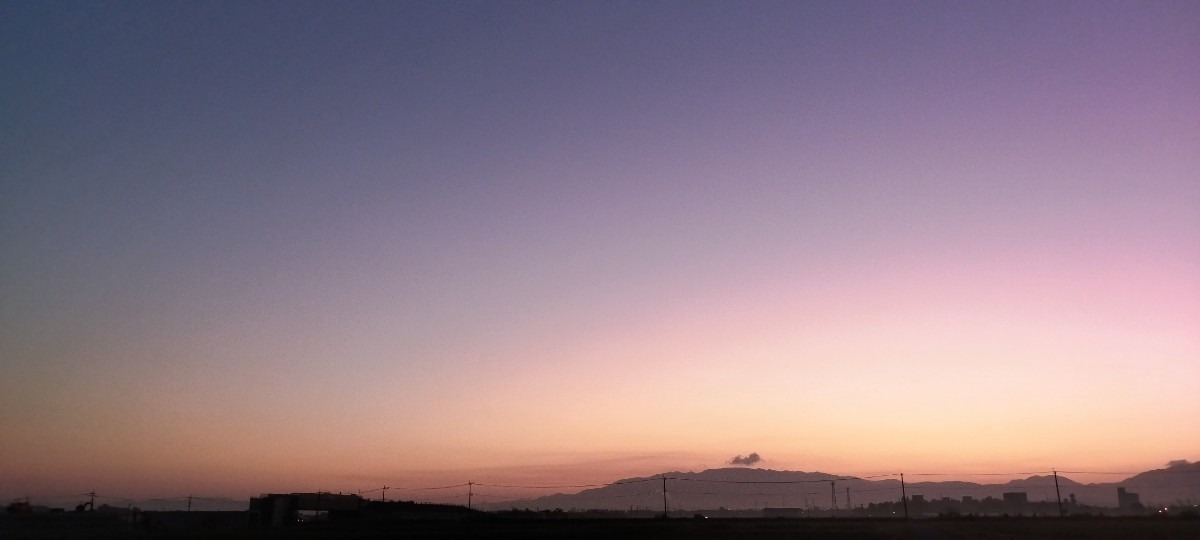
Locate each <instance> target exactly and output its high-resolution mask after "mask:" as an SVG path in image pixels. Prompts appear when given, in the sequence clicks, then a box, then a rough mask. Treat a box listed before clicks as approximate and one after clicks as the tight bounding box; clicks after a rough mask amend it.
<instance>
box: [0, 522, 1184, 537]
mask: <svg viewBox="0 0 1200 540" xmlns="http://www.w3.org/2000/svg"><path fill="white" fill-rule="evenodd" d="M18 538H28V539H47V538H63V539H72V538H86V539H96V538H144V539H159V538H231V539H243V538H245V539H276V538H296V539H314V540H319V539H334V538H349V539H376V538H380V539H382V538H398V539H414V540H437V539H450V538H478V539H487V538H498V539H551V538H554V539H559V538H566V539H610V538H616V539H619V540H639V539H684V538H686V539H699V540H705V539H743V538H745V539H755V540H772V539H790V540H804V539H814V540H815V539H830V540H840V539H851V538H854V539H858V538H862V539H877V540H953V539H984V540H1001V539H1005V540H1007V539H1034V540H1038V539H1062V540H1076V539H1078V540H1083V539H1097V540H1108V539H1112V540H1116V539H1143V538H1144V539H1171V540H1200V520H1197V519H1190V520H1188V519H1178V518H1176V519H1149V518H1089V519H1083V518H1078V519H1077V518H1071V519H1055V518H1008V519H1005V518H988V519H961V520H913V521H901V520H895V521H892V520H852V519H839V520H818V519H803V520H790V519H670V520H649V519H636V520H635V519H598V520H585V519H561V520H551V519H547V520H517V519H495V518H484V519H477V520H472V521H432V520H431V521H402V522H390V523H378V524H366V523H359V524H347V525H341V526H339V525H337V524H322V525H321V526H316V527H313V526H310V527H306V528H295V529H290V530H277V531H269V530H247V529H234V530H231V529H225V528H221V529H211V528H210V529H200V530H157V531H156V530H146V529H144V528H133V527H131V526H130V525H128V524H124V523H118V522H99V521H95V522H86V521H71V522H64V521H59V522H55V521H51V520H25V519H12V518H11V517H10V518H7V519H0V539H18Z"/></svg>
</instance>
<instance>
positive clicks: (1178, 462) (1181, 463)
mask: <svg viewBox="0 0 1200 540" xmlns="http://www.w3.org/2000/svg"><path fill="white" fill-rule="evenodd" d="M1188 465H1191V462H1189V461H1188V460H1186V459H1172V460H1171V461H1168V462H1167V468H1168V469H1169V468H1171V467H1187V466H1188Z"/></svg>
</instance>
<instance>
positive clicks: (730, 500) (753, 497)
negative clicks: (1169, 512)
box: [489, 463, 1200, 510]
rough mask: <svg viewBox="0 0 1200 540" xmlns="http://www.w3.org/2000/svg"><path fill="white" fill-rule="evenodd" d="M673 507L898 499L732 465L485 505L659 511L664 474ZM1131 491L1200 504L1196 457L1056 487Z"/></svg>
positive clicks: (829, 479) (1038, 483) (1043, 495)
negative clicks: (1110, 479) (1107, 478)
mask: <svg viewBox="0 0 1200 540" xmlns="http://www.w3.org/2000/svg"><path fill="white" fill-rule="evenodd" d="M664 477H666V478H667V479H668V480H667V485H666V491H667V499H668V504H669V506H670V507H672V508H682V509H718V508H726V509H754V508H770V507H777V508H778V507H793V508H823V509H825V508H830V507H831V506H832V505H833V504H835V503H836V504H837V506H838V507H839V508H843V509H844V508H846V504H847V500H846V499H847V498H849V504H850V505H852V506H854V507H858V506H860V505H868V504H871V503H884V502H895V501H898V500H900V493H901V486H900V480H899V478H898V477H886V478H858V477H853V476H849V475H838V474H833V473H826V472H819V471H817V472H807V471H777V470H772V469H757V468H743V467H730V468H721V469H708V470H705V471H701V472H681V471H672V472H665V473H661V474H657V475H654V476H646V477H633V478H625V479H621V480H618V481H616V482H614V483H612V484H610V485H607V486H603V487H597V488H591V489H585V490H583V491H580V492H579V493H574V494H567V493H556V494H553V495H547V496H543V497H537V498H533V499H523V500H512V501H504V502H497V503H494V504H491V505H489V506H491V507H492V508H493V509H506V508H540V509H553V508H562V509H604V510H629V509H639V508H644V509H655V508H657V509H661V508H662V504H663V501H662V499H663V478H664ZM924 478H926V477H923V476H919V475H913V476H912V477H908V478H906V482H905V492H906V493H907V495H908V496H909V497H914V496H916V497H921V498H923V499H924V500H926V501H933V500H940V499H942V498H943V497H948V498H950V499H954V500H959V499H962V498H963V497H964V496H966V497H972V498H975V499H984V498H987V497H994V498H1001V497H1002V496H1003V494H1004V493H1007V492H1024V493H1025V494H1026V496H1027V497H1028V500H1029V501H1031V502H1040V501H1050V502H1053V501H1055V500H1056V491H1055V486H1054V480H1055V479H1054V476H1052V475H1034V476H1030V477H1027V478H1024V479H1017V480H1010V481H1008V482H1004V483H996V484H981V483H976V482H966V481H925V480H924ZM1118 487H1124V488H1126V489H1127V490H1128V491H1130V492H1134V493H1137V494H1138V495H1139V496H1140V497H1141V501H1142V502H1143V503H1144V504H1147V505H1156V504H1157V505H1166V504H1173V503H1188V504H1194V503H1200V463H1190V464H1186V465H1176V466H1172V467H1169V468H1165V469H1156V470H1152V471H1146V472H1143V473H1139V474H1136V475H1134V476H1132V477H1129V478H1127V479H1125V480H1121V481H1117V482H1107V483H1095V484H1084V483H1080V482H1077V481H1075V480H1072V479H1071V478H1069V477H1068V476H1067V474H1064V473H1059V475H1058V493H1061V496H1062V497H1063V498H1064V499H1068V498H1070V497H1071V496H1074V497H1075V499H1076V500H1077V501H1078V502H1079V503H1080V504H1086V505H1092V506H1101V507H1116V506H1117V496H1116V492H1117V488H1118Z"/></svg>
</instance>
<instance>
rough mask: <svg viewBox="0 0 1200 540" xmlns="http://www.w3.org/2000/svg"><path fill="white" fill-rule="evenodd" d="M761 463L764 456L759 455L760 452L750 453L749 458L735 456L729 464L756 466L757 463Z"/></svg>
mask: <svg viewBox="0 0 1200 540" xmlns="http://www.w3.org/2000/svg"><path fill="white" fill-rule="evenodd" d="M760 461H762V456H760V455H758V452H750V455H748V456H743V455H736V456H733V459H731V460H729V464H730V465H754V464H755V463H758V462H760Z"/></svg>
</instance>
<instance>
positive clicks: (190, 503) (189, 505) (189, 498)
mask: <svg viewBox="0 0 1200 540" xmlns="http://www.w3.org/2000/svg"><path fill="white" fill-rule="evenodd" d="M191 511H192V496H191V495H188V512H191Z"/></svg>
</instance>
